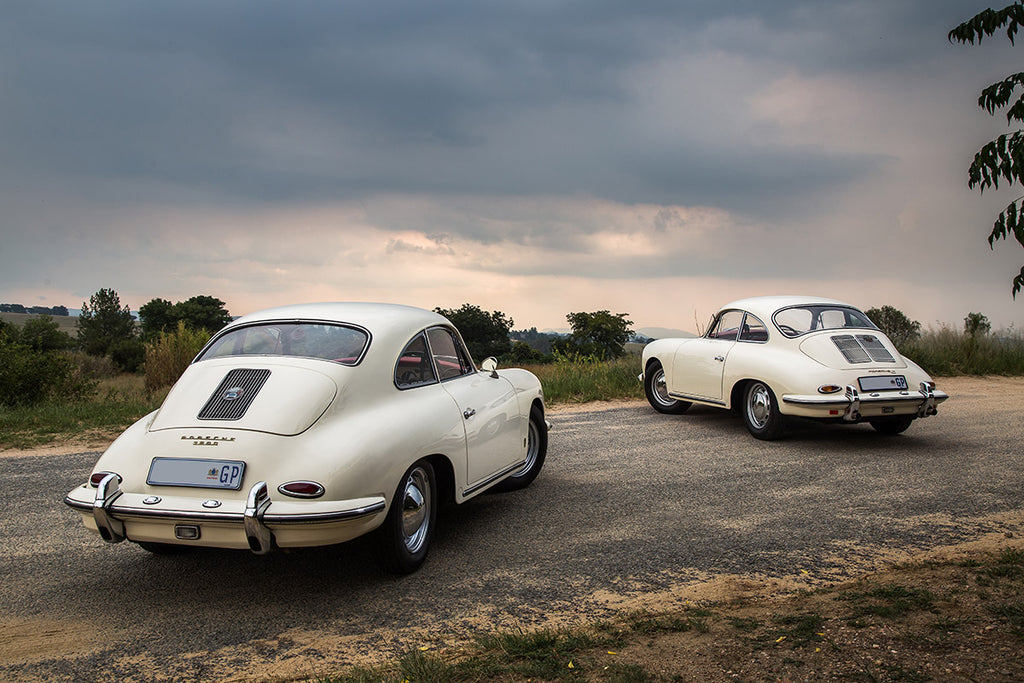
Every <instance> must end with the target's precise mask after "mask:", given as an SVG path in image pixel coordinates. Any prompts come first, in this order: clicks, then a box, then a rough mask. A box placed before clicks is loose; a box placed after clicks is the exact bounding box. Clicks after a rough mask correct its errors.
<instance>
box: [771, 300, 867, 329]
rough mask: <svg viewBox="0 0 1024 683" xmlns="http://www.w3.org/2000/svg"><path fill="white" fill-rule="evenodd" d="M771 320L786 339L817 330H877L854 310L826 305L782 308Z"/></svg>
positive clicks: (847, 307) (862, 315)
mask: <svg viewBox="0 0 1024 683" xmlns="http://www.w3.org/2000/svg"><path fill="white" fill-rule="evenodd" d="M772 320H774V321H775V325H776V327H778V328H779V331H780V332H782V334H784V335H786V336H787V337H799V336H800V335H802V334H807V333H808V332H815V331H818V330H842V329H848V328H860V329H869V330H877V329H878V328H877V327H875V325H874V323H872V322H871V321H870V320H869V319H868V317H867V316H866V315H864V314H863V313H861V312H860V311H858V310H857V309H856V308H852V307H850V306H838V305H828V304H817V305H807V306H792V307H790V308H783V309H780V310H778V311H776V312H775V315H774V316H772Z"/></svg>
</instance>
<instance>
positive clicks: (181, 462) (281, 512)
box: [65, 303, 549, 573]
mask: <svg viewBox="0 0 1024 683" xmlns="http://www.w3.org/2000/svg"><path fill="white" fill-rule="evenodd" d="M496 366H497V363H496V361H495V360H494V359H493V358H488V359H487V360H485V361H483V363H482V370H478V369H477V368H476V366H475V365H474V364H473V361H472V359H471V358H470V355H469V353H468V352H467V350H466V346H465V344H464V343H463V340H462V337H461V336H460V335H459V332H458V331H457V330H456V329H455V328H454V327H453V326H452V324H451V323H450V322H449V321H448V320H447V319H445V318H444V317H442V316H440V315H438V314H436V313H433V312H430V311H426V310H422V309H418V308H411V307H408V306H397V305H388V304H366V303H322V304H303V305H296V306H286V307H281V308H275V309H270V310H266V311H262V312H259V313H254V314H251V315H247V316H244V317H242V318H239V319H238V320H235V321H234V322H232V323H231V324H229V325H228V326H227V327H225V328H224V329H223V330H221V331H220V332H219V333H218V334H216V335H215V336H214V337H213V338H212V339H211V340H210V342H209V343H208V344H207V345H206V347H205V348H204V349H203V350H202V352H200V354H199V355H198V356H197V357H196V359H195V360H194V361H193V362H192V364H191V365H190V366H189V367H188V369H187V370H186V371H185V373H184V374H183V375H182V376H181V378H180V379H179V380H178V382H177V383H176V384H175V385H174V387H173V388H172V389H171V391H170V393H169V394H168V396H167V398H166V399H165V400H164V402H163V405H162V406H161V407H160V408H159V409H158V410H156V411H154V412H153V413H151V414H149V415H147V416H145V417H144V418H142V419H141V420H139V421H138V422H137V423H135V424H134V425H133V426H132V427H130V428H128V429H127V430H126V431H125V432H124V434H122V435H121V436H120V437H119V438H118V439H117V440H116V441H115V442H114V443H113V444H111V446H110V447H109V448H108V449H107V451H106V452H105V453H104V454H103V455H102V457H100V459H99V461H98V462H97V464H96V466H95V468H94V469H93V472H92V474H91V476H90V477H89V479H88V481H87V482H85V483H84V484H82V485H81V486H79V487H77V488H75V489H74V490H72V491H71V492H70V493H68V495H67V496H66V497H65V503H67V504H68V505H69V506H71V507H72V508H74V509H76V510H78V511H79V512H81V514H82V518H83V521H84V523H85V526H86V527H88V528H89V529H92V530H93V531H96V532H98V533H99V535H100V536H101V537H102V538H103V540H105V541H107V542H110V543H117V542H120V541H124V540H129V541H133V542H135V543H138V544H139V545H141V546H142V547H143V548H145V549H147V550H150V551H152V552H157V553H163V552H170V551H175V550H178V549H180V548H181V547H182V546H205V547H215V548H237V549H249V550H251V551H252V552H254V553H257V554H264V553H267V552H270V551H271V550H273V549H275V548H296V547H305V546H322V545H330V544H335V543H341V542H344V541H348V540H350V539H353V538H355V537H357V536H361V535H363V534H366V533H369V532H374V533H375V534H376V537H377V544H378V547H379V550H380V555H381V559H382V560H383V562H384V564H385V566H386V567H387V568H388V569H390V570H392V571H395V572H399V573H408V572H412V571H415V570H416V569H417V568H418V567H419V566H420V565H421V564H422V562H423V561H424V559H425V557H426V554H427V549H428V547H429V545H430V541H431V537H432V535H433V532H434V526H435V514H436V511H437V508H438V505H439V504H441V503H443V502H446V501H452V500H453V501H454V502H456V503H462V502H464V501H466V500H468V499H469V498H472V497H474V496H476V495H479V494H480V493H482V492H484V491H487V490H498V491H511V490H515V489H520V488H523V487H525V486H528V485H529V484H530V483H531V482H532V481H533V480H534V478H535V477H536V476H537V474H538V472H540V470H541V467H542V466H543V464H544V458H545V454H546V452H547V433H548V427H549V425H548V423H547V422H546V420H545V407H544V396H543V393H542V390H541V386H540V382H539V381H538V380H537V378H536V377H535V376H534V375H532V374H531V373H529V372H527V371H525V370H518V369H506V370H501V371H500V372H499V371H498V370H497V369H496Z"/></svg>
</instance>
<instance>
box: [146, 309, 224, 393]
mask: <svg viewBox="0 0 1024 683" xmlns="http://www.w3.org/2000/svg"><path fill="white" fill-rule="evenodd" d="M209 339H210V333H209V332H207V331H206V330H193V329H191V328H189V327H186V326H185V322H184V321H183V320H179V321H178V327H177V329H175V330H173V331H171V332H161V333H160V336H159V337H157V338H156V340H154V341H153V342H152V343H150V344H146V364H145V371H146V389H148V390H149V391H156V390H157V389H160V388H162V387H169V386H171V385H172V384H174V383H175V382H177V381H178V378H179V377H181V373H183V372H185V368H187V367H188V365H189V363H191V362H192V359H193V358H195V357H196V356H197V355H198V354H199V352H200V351H201V350H202V348H203V346H205V345H206V342H207V341H209Z"/></svg>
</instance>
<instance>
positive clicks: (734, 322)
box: [706, 311, 743, 341]
mask: <svg viewBox="0 0 1024 683" xmlns="http://www.w3.org/2000/svg"><path fill="white" fill-rule="evenodd" d="M742 322H743V311H726V312H725V313H722V314H721V315H720V316H718V320H716V321H715V324H714V325H712V326H711V329H710V330H708V333H707V335H706V336H707V338H708V339H721V340H723V341H736V337H737V335H739V332H740V323H742Z"/></svg>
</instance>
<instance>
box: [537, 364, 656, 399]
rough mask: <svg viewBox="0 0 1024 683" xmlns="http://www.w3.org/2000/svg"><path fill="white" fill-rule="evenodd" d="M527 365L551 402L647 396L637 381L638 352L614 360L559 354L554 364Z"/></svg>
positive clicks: (638, 369)
mask: <svg viewBox="0 0 1024 683" xmlns="http://www.w3.org/2000/svg"><path fill="white" fill-rule="evenodd" d="M523 367H524V368H525V369H527V370H529V371H530V372H532V373H533V374H535V375H537V377H538V378H539V379H540V383H541V386H542V387H543V388H544V399H545V401H546V402H547V403H548V404H554V403H586V402H587V401H600V400H608V399H617V398H643V395H644V392H643V387H642V386H641V385H640V382H639V381H638V380H637V375H639V374H640V358H639V357H638V356H635V355H626V356H623V357H621V358H616V359H614V360H610V361H602V360H598V359H596V358H594V357H592V356H567V355H557V356H556V360H555V362H554V363H549V364H547V365H527V366H523Z"/></svg>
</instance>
